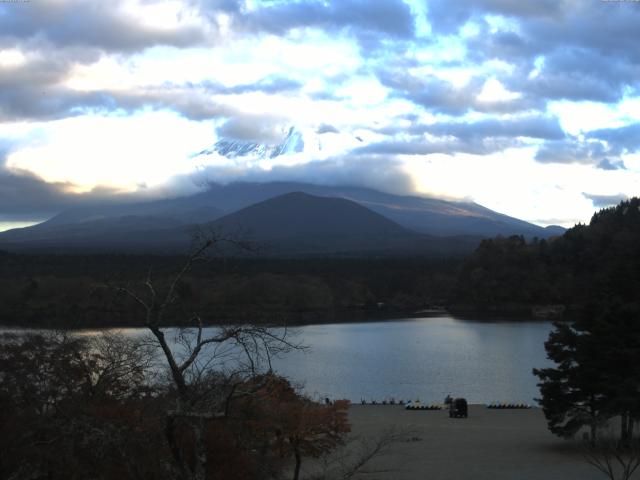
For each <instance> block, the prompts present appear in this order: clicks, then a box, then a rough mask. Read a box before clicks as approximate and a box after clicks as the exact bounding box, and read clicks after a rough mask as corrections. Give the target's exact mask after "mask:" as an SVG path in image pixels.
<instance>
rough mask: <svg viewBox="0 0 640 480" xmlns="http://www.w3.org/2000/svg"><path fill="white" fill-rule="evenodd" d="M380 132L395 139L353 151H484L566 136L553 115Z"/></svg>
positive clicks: (442, 123) (420, 152)
mask: <svg viewBox="0 0 640 480" xmlns="http://www.w3.org/2000/svg"><path fill="white" fill-rule="evenodd" d="M381 132H382V133H385V134H387V135H395V136H397V137H398V138H399V139H398V140H385V141H382V142H375V143H372V144H369V145H366V146H363V147H361V148H359V149H357V150H356V152H359V153H371V154H380V155H382V154H394V155H429V154H434V153H444V154H448V155H453V154H455V153H469V154H474V155H488V154H491V153H495V152H499V151H502V150H505V149H507V148H513V147H518V146H523V145H525V139H527V138H528V139H542V140H552V141H558V140H562V139H564V138H565V136H566V135H565V133H564V131H563V130H562V127H561V126H560V124H559V122H558V119H557V118H555V117H547V116H539V115H535V116H524V117H519V118H518V117H516V118H512V119H505V120H498V119H487V120H480V121H477V122H446V121H442V122H436V123H433V124H428V125H427V124H415V123H414V124H413V125H411V126H408V127H401V126H399V127H392V128H383V129H381ZM425 134H426V135H427V136H425ZM407 135H409V137H408V138H407Z"/></svg>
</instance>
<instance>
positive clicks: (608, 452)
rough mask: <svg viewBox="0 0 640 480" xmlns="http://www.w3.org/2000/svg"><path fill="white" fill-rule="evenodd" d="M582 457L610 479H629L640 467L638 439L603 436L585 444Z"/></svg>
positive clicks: (639, 443)
mask: <svg viewBox="0 0 640 480" xmlns="http://www.w3.org/2000/svg"><path fill="white" fill-rule="evenodd" d="M584 458H585V461H586V462H587V463H588V464H589V465H591V466H593V467H594V468H596V469H597V470H599V471H600V472H602V473H603V474H604V475H606V477H607V478H609V479H610V480H629V479H631V477H632V476H633V474H634V472H635V471H636V470H637V469H638V467H640V440H639V439H630V440H628V441H626V442H621V441H619V440H616V439H614V438H612V437H603V438H600V439H599V440H598V441H596V442H595V443H593V442H588V443H586V444H585V447H584Z"/></svg>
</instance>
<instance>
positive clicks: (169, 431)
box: [164, 415, 187, 479]
mask: <svg viewBox="0 0 640 480" xmlns="http://www.w3.org/2000/svg"><path fill="white" fill-rule="evenodd" d="M164 435H165V437H166V439H167V443H168V444H169V450H170V451H171V456H172V457H173V461H174V462H175V465H176V467H177V469H178V472H179V476H180V478H181V479H186V478H187V471H186V469H185V463H184V460H183V458H182V452H180V447H179V446H178V442H177V440H176V419H175V418H174V417H172V416H170V415H169V416H167V419H166V424H165V426H164Z"/></svg>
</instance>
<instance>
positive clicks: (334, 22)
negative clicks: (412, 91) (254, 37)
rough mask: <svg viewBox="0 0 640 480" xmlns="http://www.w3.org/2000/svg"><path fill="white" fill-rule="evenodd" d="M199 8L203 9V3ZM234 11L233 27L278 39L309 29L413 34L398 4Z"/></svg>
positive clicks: (332, 3)
mask: <svg viewBox="0 0 640 480" xmlns="http://www.w3.org/2000/svg"><path fill="white" fill-rule="evenodd" d="M201 5H202V6H203V7H204V5H205V4H204V2H201ZM204 8H206V7H204ZM233 10H235V14H236V15H235V17H234V21H235V23H236V24H238V25H241V26H242V27H244V29H245V30H249V31H252V32H256V31H262V32H269V33H273V34H277V35H284V34H286V33H287V32H289V31H290V30H292V29H294V28H306V27H312V28H321V29H323V30H328V31H332V30H333V31H336V30H345V29H346V30H349V31H351V32H353V33H355V34H356V35H363V34H366V32H376V33H379V34H385V35H388V36H390V37H396V38H405V39H406V38H411V37H412V36H413V35H414V31H415V26H414V18H413V15H412V12H411V9H410V7H409V5H407V4H406V3H404V2H403V1H401V0H378V1H376V2H370V1H368V0H329V1H324V2H321V1H313V0H312V1H293V2H282V3H280V2H278V3H274V4H270V5H269V4H266V5H265V4H262V5H260V6H259V7H257V8H256V9H255V10H251V11H247V10H242V11H240V9H239V8H237V6H236V8H234V9H233ZM228 11H229V10H228Z"/></svg>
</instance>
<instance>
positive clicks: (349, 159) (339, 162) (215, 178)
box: [187, 155, 415, 194]
mask: <svg viewBox="0 0 640 480" xmlns="http://www.w3.org/2000/svg"><path fill="white" fill-rule="evenodd" d="M187 178H188V179H189V181H192V182H195V183H196V184H198V185H206V184H207V183H230V182H234V181H247V182H258V183H260V182H272V181H294V182H305V183H312V184H316V185H329V186H360V187H366V188H373V189H376V190H380V191H383V192H388V193H394V194H409V193H412V192H414V191H415V186H414V183H413V180H412V178H411V176H410V175H409V174H408V173H407V172H406V171H404V170H403V168H402V164H401V163H400V162H399V161H398V160H396V159H395V158H393V157H389V156H378V155H348V156H338V157H333V158H329V159H327V160H322V161H312V162H308V163H304V164H298V165H293V166H286V165H278V166H275V167H273V168H272V169H270V170H264V169H262V168H259V167H257V166H250V167H246V168H242V169H238V168H237V167H207V168H204V169H202V170H201V171H200V172H198V174H197V175H192V176H188V177H187Z"/></svg>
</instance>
